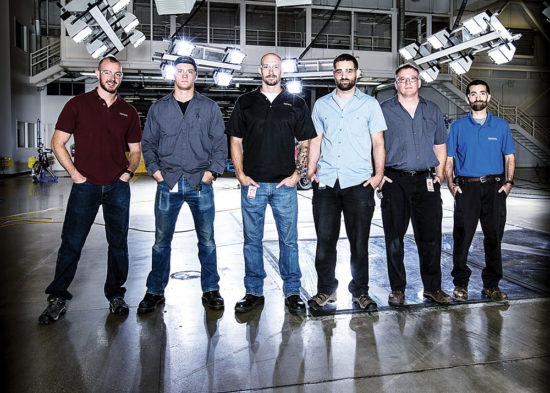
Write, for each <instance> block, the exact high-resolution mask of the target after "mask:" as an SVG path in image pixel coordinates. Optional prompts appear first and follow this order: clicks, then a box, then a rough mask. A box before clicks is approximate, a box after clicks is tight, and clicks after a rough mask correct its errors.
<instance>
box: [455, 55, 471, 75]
mask: <svg viewBox="0 0 550 393" xmlns="http://www.w3.org/2000/svg"><path fill="white" fill-rule="evenodd" d="M473 61H474V58H473V56H471V55H466V56H460V57H459V58H458V59H456V60H453V61H451V62H450V63H449V67H451V69H452V70H453V71H454V72H455V73H456V74H458V75H462V74H465V73H467V72H468V71H470V67H471V66H472V63H473Z"/></svg>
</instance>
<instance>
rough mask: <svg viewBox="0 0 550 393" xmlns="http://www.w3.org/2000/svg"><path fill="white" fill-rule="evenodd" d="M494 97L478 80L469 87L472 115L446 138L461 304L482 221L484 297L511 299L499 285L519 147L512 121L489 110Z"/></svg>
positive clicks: (456, 282) (457, 296)
mask: <svg viewBox="0 0 550 393" xmlns="http://www.w3.org/2000/svg"><path fill="white" fill-rule="evenodd" d="M490 93H491V91H490V89H489V85H487V83H486V82H484V81H481V80H474V81H472V82H470V83H469V84H468V87H467V88H466V102H468V104H469V105H470V107H471V108H472V111H471V112H470V113H469V114H468V116H467V117H464V118H462V119H459V120H457V121H455V122H454V123H453V124H452V125H451V128H450V131H449V139H448V140H447V154H448V158H447V163H446V165H445V174H446V176H447V184H448V185H449V190H450V191H451V193H452V194H453V197H454V198H455V211H454V228H453V239H454V247H453V271H452V273H451V274H452V276H453V282H454V285H455V289H454V292H453V294H454V297H455V299H456V300H467V299H468V280H469V278H470V274H471V273H472V271H471V270H470V268H469V267H468V266H467V264H466V263H467V259H468V249H469V248H470V245H471V244H472V239H473V237H474V234H475V231H476V228H477V224H478V222H479V221H481V228H482V230H483V236H484V240H483V244H484V247H485V268H484V269H483V271H482V273H481V278H482V280H483V290H482V291H481V294H482V296H483V297H486V298H489V299H491V300H493V301H505V300H507V299H508V296H507V295H506V293H504V292H502V291H501V290H500V289H499V287H498V283H499V281H500V279H501V278H502V255H501V241H502V236H503V235H504V225H505V223H506V197H507V196H508V194H509V193H510V190H511V189H512V186H513V185H514V171H515V168H516V160H515V155H514V153H515V148H514V141H513V140H512V133H511V132H510V126H509V125H508V123H507V122H506V121H505V120H503V119H501V118H499V117H496V116H493V115H491V114H490V113H489V111H488V110H487V103H488V102H489V101H490V100H491V94H490ZM503 156H504V160H503ZM453 167H454V177H453Z"/></svg>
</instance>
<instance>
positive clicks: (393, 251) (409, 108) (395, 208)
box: [380, 64, 451, 306]
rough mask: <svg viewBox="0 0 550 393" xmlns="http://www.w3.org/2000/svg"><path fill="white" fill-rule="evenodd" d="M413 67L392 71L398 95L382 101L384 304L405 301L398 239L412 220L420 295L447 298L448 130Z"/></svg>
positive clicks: (439, 300) (401, 246)
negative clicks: (444, 192)
mask: <svg viewBox="0 0 550 393" xmlns="http://www.w3.org/2000/svg"><path fill="white" fill-rule="evenodd" d="M420 85H421V81H420V79H419V78H418V70H417V69H416V67H414V66H413V65H411V64H403V65H401V66H400V67H398V68H397V70H396V71H395V89H396V90H397V95H395V96H394V97H392V98H390V99H389V100H386V101H384V102H383V103H382V105H381V106H382V112H383V113H384V117H385V118H386V123H387V124H388V130H387V131H386V132H385V133H384V140H385V142H386V168H385V171H384V180H383V181H382V184H381V185H380V189H381V190H382V195H383V197H382V203H381V208H382V222H383V224H384V237H385V240H386V257H387V264H388V276H389V279H390V286H391V293H390V295H389V298H388V304H389V305H391V306H400V305H402V304H403V303H404V301H405V287H406V285H407V279H406V272H405V264H404V261H403V259H404V252H405V250H404V244H403V238H404V237H405V233H406V232H407V228H408V226H409V222H412V227H413V231H414V240H415V242H416V247H417V248H418V259H419V263H420V277H421V279H422V285H423V286H424V294H423V295H424V297H426V298H429V299H431V300H433V301H435V302H437V303H449V302H451V297H450V296H449V295H447V294H446V293H445V292H444V291H443V290H441V220H442V218H443V208H442V203H441V193H440V187H441V181H442V180H443V170H444V167H445V160H446V158H447V149H446V145H445V139H446V137H447V130H446V128H445V123H444V120H443V114H442V113H441V110H440V109H439V108H438V106H437V105H436V104H435V103H433V102H431V101H428V100H426V99H424V98H422V97H420V95H419V94H418V90H419V89H420Z"/></svg>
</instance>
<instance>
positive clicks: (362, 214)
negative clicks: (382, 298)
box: [308, 54, 386, 311]
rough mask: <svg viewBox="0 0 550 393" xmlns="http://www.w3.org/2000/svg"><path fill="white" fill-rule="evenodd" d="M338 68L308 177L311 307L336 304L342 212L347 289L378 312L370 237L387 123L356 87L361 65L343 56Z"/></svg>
mask: <svg viewBox="0 0 550 393" xmlns="http://www.w3.org/2000/svg"><path fill="white" fill-rule="evenodd" d="M333 65H334V71H333V74H334V80H335V81H336V89H335V90H334V91H333V92H332V93H330V94H327V95H326V96H324V97H321V98H320V99H319V100H317V102H316V103H315V106H314V107H313V114H312V117H313V124H314V125H315V129H316V130H317V137H316V138H314V139H312V140H311V143H310V156H309V161H308V177H309V179H310V180H311V182H312V183H313V219H314V222H315V231H316V232H317V251H316V254H315V269H316V271H317V294H316V295H315V296H313V297H312V298H311V299H310V300H309V302H308V304H309V306H310V307H311V308H313V309H319V308H321V307H323V306H325V305H326V304H327V303H332V302H334V301H336V289H337V287H338V280H337V279H336V276H335V268H336V245H337V242H338V237H339V234H340V217H341V215H342V212H343V213H344V222H345V225H346V232H347V235H348V239H349V243H350V252H351V257H350V264H351V275H352V280H351V282H350V283H349V285H348V289H349V291H350V292H351V294H352V301H353V303H356V304H358V305H359V307H361V308H362V309H365V310H367V311H373V310H376V309H377V306H376V303H375V302H374V301H373V300H372V299H371V298H370V296H369V235H370V225H371V219H372V214H373V212H374V190H375V188H376V187H377V186H378V184H379V183H380V181H381V180H382V177H383V174H384V158H385V151H384V133H383V131H384V130H385V129H386V123H385V121H384V116H383V115H382V111H381V110H380V105H379V104H378V102H377V101H376V100H375V99H374V98H372V97H371V96H368V95H366V94H365V93H363V92H361V91H360V90H359V89H357V88H356V86H355V84H356V80H357V78H358V77H359V75H360V73H361V71H360V70H359V69H358V68H359V66H358V63H357V59H356V58H355V57H353V56H351V55H349V54H342V55H340V56H338V57H337V58H336V59H334V62H333ZM371 151H372V153H371ZM371 154H372V156H373V157H374V164H373V163H372V161H371ZM316 171H317V173H316ZM373 171H375V173H374V174H373Z"/></svg>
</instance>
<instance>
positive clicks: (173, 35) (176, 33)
mask: <svg viewBox="0 0 550 393" xmlns="http://www.w3.org/2000/svg"><path fill="white" fill-rule="evenodd" d="M204 3H206V0H202V1H201V3H200V4H199V6H198V7H197V8H195V10H194V11H193V12H191V13H190V14H189V16H188V17H187V19H186V20H185V22H183V23H182V24H181V26H180V27H179V29H177V30H176V31H175V32H174V34H172V37H170V39H174V38H175V37H177V35H178V34H179V32H180V31H181V29H183V28H184V26H185V25H187V23H189V21H190V20H191V19H193V17H194V16H195V14H196V13H197V12H199V10H200V9H201V8H202V6H203V5H204Z"/></svg>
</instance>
